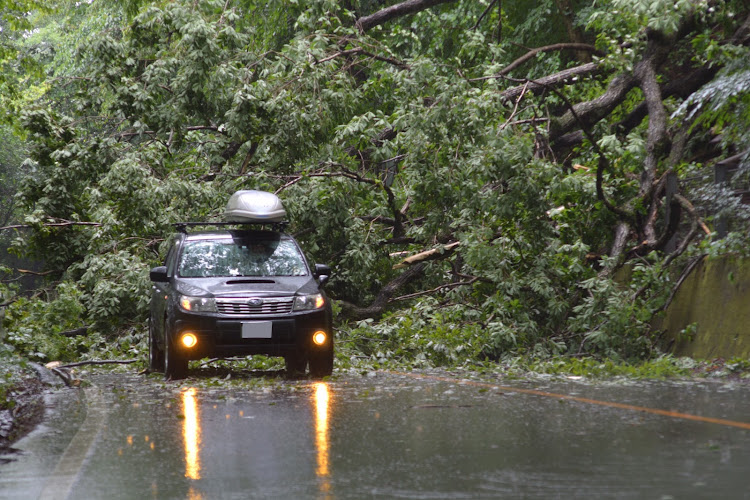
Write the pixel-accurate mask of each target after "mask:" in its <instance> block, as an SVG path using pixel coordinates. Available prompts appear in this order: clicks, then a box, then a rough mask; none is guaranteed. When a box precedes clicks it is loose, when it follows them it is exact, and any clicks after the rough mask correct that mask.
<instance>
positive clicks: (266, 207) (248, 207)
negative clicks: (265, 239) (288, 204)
mask: <svg viewBox="0 0 750 500" xmlns="http://www.w3.org/2000/svg"><path fill="white" fill-rule="evenodd" d="M284 217H286V210H284V205H282V204H281V200H280V199H279V197H278V196H276V195H275V194H273V193H269V192H266V191H255V190H249V191H237V192H236V193H234V194H233V195H232V196H231V197H230V198H229V201H228V202H227V208H226V209H225V210H224V220H225V221H226V222H249V223H263V222H271V223H276V222H281V221H283V220H284Z"/></svg>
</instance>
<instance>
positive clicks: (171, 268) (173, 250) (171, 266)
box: [164, 243, 177, 276]
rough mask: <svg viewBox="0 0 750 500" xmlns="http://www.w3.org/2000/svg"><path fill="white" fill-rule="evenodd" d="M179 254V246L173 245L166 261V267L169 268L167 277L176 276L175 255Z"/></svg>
mask: <svg viewBox="0 0 750 500" xmlns="http://www.w3.org/2000/svg"><path fill="white" fill-rule="evenodd" d="M176 252H177V245H176V244H174V243H173V244H172V245H171V246H170V247H169V252H167V257H166V258H165V259H164V265H165V266H167V276H173V275H174V266H175V258H174V254H175V253H176Z"/></svg>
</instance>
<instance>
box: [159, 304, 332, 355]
mask: <svg viewBox="0 0 750 500" xmlns="http://www.w3.org/2000/svg"><path fill="white" fill-rule="evenodd" d="M257 321H266V322H270V323H271V338H243V337H242V325H243V323H245V322H257ZM319 330H323V331H324V332H325V333H326V335H327V337H328V339H329V340H328V341H327V342H326V344H325V345H323V346H316V345H315V344H314V343H313V341H312V336H313V334H314V333H315V332H316V331H319ZM171 331H172V332H173V335H174V337H173V338H174V339H178V338H179V337H180V336H181V335H182V334H183V333H185V332H191V333H193V334H195V336H196V337H197V339H198V343H197V344H196V345H195V347H193V348H190V349H187V348H185V347H183V346H181V345H180V343H179V342H174V344H173V345H174V346H175V348H176V349H179V350H180V352H181V354H182V355H183V356H185V357H187V358H188V359H201V358H205V357H228V356H243V355H250V354H266V355H269V356H284V355H287V354H293V353H300V352H305V351H309V350H311V349H325V348H326V347H327V346H330V344H331V342H332V333H333V332H332V330H331V315H330V311H329V310H327V309H321V310H318V311H305V312H300V313H292V314H286V315H283V316H265V315H263V316H228V315H221V314H195V313H187V312H184V311H180V312H179V313H178V314H177V316H176V317H175V319H174V323H173V325H172V328H171Z"/></svg>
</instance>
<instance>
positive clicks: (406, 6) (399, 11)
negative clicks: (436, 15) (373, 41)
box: [355, 0, 456, 33]
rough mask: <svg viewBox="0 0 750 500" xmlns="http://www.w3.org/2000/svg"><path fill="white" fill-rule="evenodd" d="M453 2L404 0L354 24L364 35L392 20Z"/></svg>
mask: <svg viewBox="0 0 750 500" xmlns="http://www.w3.org/2000/svg"><path fill="white" fill-rule="evenodd" d="M455 1H456V0H406V1H405V2H401V3H399V4H396V5H391V6H390V7H386V8H385V9H382V10H379V11H377V12H375V13H374V14H370V15H369V16H362V17H360V18H359V19H357V21H356V23H355V24H356V26H357V27H358V28H359V30H360V31H361V32H362V33H364V32H366V31H367V30H369V29H372V28H374V27H375V26H380V25H381V24H385V23H387V22H388V21H391V20H393V19H396V18H399V17H402V16H407V15H409V14H416V13H417V12H421V11H423V10H426V9H429V8H430V7H434V6H436V5H440V4H443V3H451V2H455Z"/></svg>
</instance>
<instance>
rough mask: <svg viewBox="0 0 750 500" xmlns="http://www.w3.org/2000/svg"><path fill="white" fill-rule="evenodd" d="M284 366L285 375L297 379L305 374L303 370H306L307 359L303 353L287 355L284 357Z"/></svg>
mask: <svg viewBox="0 0 750 500" xmlns="http://www.w3.org/2000/svg"><path fill="white" fill-rule="evenodd" d="M284 364H285V365H286V374H287V375H288V376H290V377H299V376H300V375H304V374H305V368H307V358H306V357H305V354H304V353H300V352H295V353H294V354H287V355H286V356H284Z"/></svg>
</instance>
